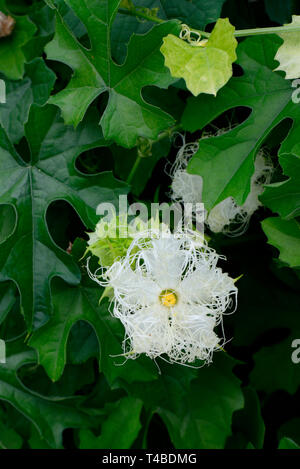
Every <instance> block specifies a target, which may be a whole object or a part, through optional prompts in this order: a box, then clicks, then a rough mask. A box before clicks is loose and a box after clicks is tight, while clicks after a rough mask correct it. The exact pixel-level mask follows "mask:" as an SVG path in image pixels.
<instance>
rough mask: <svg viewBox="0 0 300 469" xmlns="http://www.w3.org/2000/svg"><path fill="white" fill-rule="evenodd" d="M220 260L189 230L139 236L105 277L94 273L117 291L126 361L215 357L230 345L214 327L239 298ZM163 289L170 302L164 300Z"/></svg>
mask: <svg viewBox="0 0 300 469" xmlns="http://www.w3.org/2000/svg"><path fill="white" fill-rule="evenodd" d="M220 258H221V256H219V255H218V254H217V253H216V251H214V250H213V249H211V248H209V247H208V246H206V245H204V244H203V242H202V244H200V243H199V240H196V241H195V240H194V239H193V238H192V237H190V236H189V235H187V234H185V233H181V234H172V235H171V234H170V236H169V237H168V238H159V239H151V240H149V239H148V240H146V239H145V238H136V239H135V240H133V242H132V244H131V246H130V247H129V249H128V252H127V255H126V256H125V257H124V258H123V259H121V260H119V261H117V262H115V263H114V264H113V265H112V266H111V267H110V268H109V269H108V270H107V271H106V273H105V274H103V278H102V280H99V277H98V276H96V277H94V280H96V281H98V283H100V284H101V285H103V286H108V285H109V286H111V287H113V289H114V300H113V302H112V305H113V310H112V314H113V316H115V317H116V318H118V319H120V321H121V322H122V324H123V325H124V327H125V331H126V336H125V339H124V341H123V352H124V357H126V359H127V358H136V357H137V356H138V355H139V354H142V353H143V354H146V355H147V356H148V357H150V358H151V359H155V358H156V357H159V356H163V357H162V358H164V357H165V355H167V358H168V360H169V361H170V362H172V363H175V362H176V363H181V364H187V363H193V362H194V361H195V360H196V359H200V360H203V361H204V362H205V363H208V362H211V361H212V355H213V352H214V351H215V350H220V349H221V347H222V345H224V343H225V339H224V337H218V336H217V335H216V333H215V328H216V326H217V325H219V324H222V319H223V315H224V314H225V313H226V311H227V310H228V308H231V310H230V311H231V312H232V309H233V306H234V305H235V304H236V296H237V288H236V286H235V284H234V280H233V279H231V278H230V277H229V276H228V275H227V274H226V273H223V272H222V270H221V269H220V268H219V267H217V263H218V260H219V259H220ZM92 278H93V276H92ZM164 292H168V294H169V293H170V295H171V299H172V300H173V304H171V306H166V305H165V304H164V303H163V301H162V300H161V298H162V294H163V293H164ZM221 329H222V328H221Z"/></svg>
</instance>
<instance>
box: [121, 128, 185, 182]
mask: <svg viewBox="0 0 300 469" xmlns="http://www.w3.org/2000/svg"><path fill="white" fill-rule="evenodd" d="M181 129H182V126H181V124H177V125H175V126H173V127H171V128H169V129H167V130H165V131H164V132H162V133H161V134H160V135H159V136H158V138H157V140H155V142H159V141H160V140H163V139H164V138H165V137H169V138H171V137H172V135H174V134H175V133H176V132H178V131H179V130H181ZM153 143H154V142H153ZM143 159H144V158H143V157H141V156H139V155H137V157H136V160H135V162H134V165H133V166H132V168H131V171H130V173H129V175H128V177H127V179H126V182H127V184H131V182H132V180H133V177H134V175H135V173H136V171H137V169H138V167H139V165H140V163H141V161H142V160H143Z"/></svg>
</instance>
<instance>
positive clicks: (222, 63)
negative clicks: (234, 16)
mask: <svg viewBox="0 0 300 469" xmlns="http://www.w3.org/2000/svg"><path fill="white" fill-rule="evenodd" d="M234 29H235V28H234V27H233V26H232V25H231V24H230V23H229V20H228V19H227V18H224V19H222V18H220V19H218V21H217V23H216V25H215V27H214V29H213V31H212V33H211V35H210V37H209V39H208V41H207V42H205V43H203V44H201V45H200V44H198V45H195V44H192V43H187V42H185V41H184V40H183V39H180V38H178V37H176V36H174V35H172V34H168V36H167V37H165V38H164V41H163V45H162V47H161V49H160V50H161V52H162V54H163V55H164V57H165V64H166V66H167V67H168V68H169V69H170V71H171V74H172V76H174V77H176V78H184V79H185V82H186V85H187V87H188V89H189V90H190V91H191V92H192V93H193V94H194V95H195V96H198V94H200V93H208V94H213V95H214V96H216V94H217V92H218V90H219V89H220V88H222V87H223V86H224V85H225V84H226V83H227V82H228V80H229V79H230V77H231V76H232V62H234V61H235V60H236V54H235V49H236V46H237V41H236V39H235V38H234V35H233V33H234Z"/></svg>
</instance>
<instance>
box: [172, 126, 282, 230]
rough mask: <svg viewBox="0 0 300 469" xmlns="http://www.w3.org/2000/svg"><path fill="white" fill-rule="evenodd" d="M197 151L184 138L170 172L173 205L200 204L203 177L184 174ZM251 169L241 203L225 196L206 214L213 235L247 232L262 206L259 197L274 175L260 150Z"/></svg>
mask: <svg viewBox="0 0 300 469" xmlns="http://www.w3.org/2000/svg"><path fill="white" fill-rule="evenodd" d="M222 133H224V131H222V129H220V131H219V132H218V134H217V135H221V134H222ZM203 138H207V136H205V137H203ZM198 148H199V144H198V143H197V142H195V143H188V144H185V142H184V138H183V145H182V147H181V148H180V149H179V151H178V153H177V156H176V160H175V163H174V164H173V166H172V168H171V170H170V172H169V174H170V176H171V177H172V185H171V192H170V198H171V199H172V200H173V201H174V202H180V203H194V204H196V203H200V202H201V201H202V187H203V180H202V177H201V176H199V175H196V174H189V173H188V172H187V171H186V168H187V165H188V162H189V160H190V158H191V157H192V156H193V155H194V154H195V153H196V152H197V151H198ZM254 166H255V170H254V174H253V175H252V178H251V186H250V192H249V195H248V197H247V199H246V201H245V202H244V204H243V205H241V206H239V205H237V204H236V202H235V201H234V199H233V198H232V197H228V198H227V199H225V200H223V201H222V202H220V203H219V204H217V205H216V206H215V207H213V209H212V210H211V211H210V212H209V214H208V215H207V214H206V224H207V226H208V227H209V229H210V230H211V231H213V232H214V233H224V234H226V235H228V236H239V235H241V234H243V233H244V232H245V231H246V229H247V227H248V224H249V220H250V218H251V216H252V215H253V213H254V212H255V211H256V210H257V209H258V207H259V206H260V205H261V203H260V201H259V199H258V196H259V195H261V194H262V193H263V191H264V187H263V186H264V185H265V184H269V183H270V181H271V178H272V173H273V165H272V163H271V162H270V161H269V160H268V158H266V157H265V155H264V152H263V151H262V150H261V151H260V152H259V153H258V154H257V156H256V159H255V163H254Z"/></svg>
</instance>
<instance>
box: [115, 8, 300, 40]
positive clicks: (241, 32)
mask: <svg viewBox="0 0 300 469" xmlns="http://www.w3.org/2000/svg"><path fill="white" fill-rule="evenodd" d="M119 13H122V14H124V15H129V16H135V17H137V18H142V19H144V20H147V21H153V22H154V23H158V24H161V23H164V20H162V19H161V18H158V17H157V16H154V15H151V14H147V13H145V12H143V11H139V10H138V9H130V10H127V9H126V8H120V9H119ZM193 31H195V32H197V33H199V34H201V36H203V37H207V38H208V37H209V36H210V33H208V32H206V31H201V30H199V29H193ZM297 31H300V26H294V25H292V26H290V25H287V26H274V27H271V28H254V29H237V30H236V31H235V32H234V35H235V37H245V36H259V35H265V34H279V33H293V32H297Z"/></svg>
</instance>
